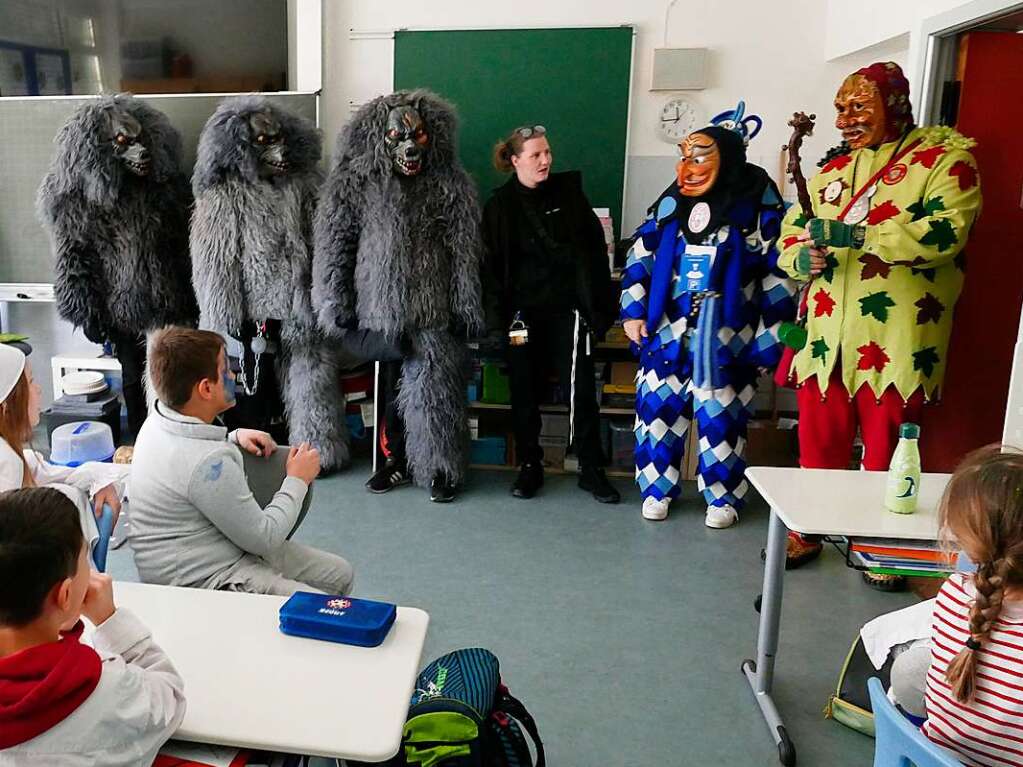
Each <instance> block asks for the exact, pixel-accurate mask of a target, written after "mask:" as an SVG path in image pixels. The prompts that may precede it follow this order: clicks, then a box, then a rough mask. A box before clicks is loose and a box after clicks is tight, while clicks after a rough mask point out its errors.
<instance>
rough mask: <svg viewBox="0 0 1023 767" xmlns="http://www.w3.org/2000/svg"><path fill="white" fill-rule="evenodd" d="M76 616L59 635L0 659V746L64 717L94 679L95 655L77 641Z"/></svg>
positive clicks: (97, 669)
mask: <svg viewBox="0 0 1023 767" xmlns="http://www.w3.org/2000/svg"><path fill="white" fill-rule="evenodd" d="M83 628H84V626H83V625H82V622H81V621H78V623H77V624H75V627H74V628H73V629H71V630H70V631H68V632H66V633H64V634H62V635H61V638H60V640H58V641H56V642H49V643H47V644H43V645H38V646H36V647H30V648H28V649H27V650H22V651H21V652H18V653H15V654H14V655H9V656H7V657H6V658H0V749H2V748H10V747H11V746H16V745H18V744H19V743H24V742H25V741H27V740H31V739H32V738H34V737H36V736H37V735H41V734H42V733H44V732H46V731H47V730H49V729H50V728H51V727H53V726H54V725H56V724H59V723H60V722H62V721H64V720H65V719H66V718H67V717H68V716H69V715H70V714H71V713H72V712H73V711H74V710H75V709H77V708H78V707H79V706H80V705H82V703H84V702H85V699H86V698H88V697H89V696H90V695H92V691H93V690H95V689H96V685H97V684H99V677H100V673H101V671H102V669H101V662H100V659H99V655H97V654H96V651H95V650H93V649H92V648H91V647H89V646H87V645H83V644H82V643H81V642H79V638H80V637H81V636H82V629H83Z"/></svg>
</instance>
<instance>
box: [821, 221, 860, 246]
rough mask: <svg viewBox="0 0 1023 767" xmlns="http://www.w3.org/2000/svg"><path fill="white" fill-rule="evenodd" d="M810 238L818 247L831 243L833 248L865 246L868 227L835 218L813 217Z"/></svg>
mask: <svg viewBox="0 0 1023 767" xmlns="http://www.w3.org/2000/svg"><path fill="white" fill-rule="evenodd" d="M808 228H809V230H810V239H811V240H813V244H814V245H816V246H817V247H821V246H823V245H830V246H831V247H833V248H859V247H863V240H864V238H865V237H866V234H867V227H865V226H863V224H855V225H852V224H846V223H844V222H842V221H838V220H836V219H833V218H811V219H810V223H809V225H808Z"/></svg>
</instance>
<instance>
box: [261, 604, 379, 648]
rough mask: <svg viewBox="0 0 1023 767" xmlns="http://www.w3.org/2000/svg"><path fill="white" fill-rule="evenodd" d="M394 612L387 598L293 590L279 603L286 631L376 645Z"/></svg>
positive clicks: (282, 628)
mask: <svg viewBox="0 0 1023 767" xmlns="http://www.w3.org/2000/svg"><path fill="white" fill-rule="evenodd" d="M397 614H398V608H397V607H396V606H395V605H392V604H388V603H386V602H373V601H371V600H369V599H353V598H352V597H337V596H331V595H330V594H312V593H310V592H308V591H296V592H295V593H294V594H292V595H291V598H290V599H288V601H287V602H285V603H284V604H283V605H281V610H280V614H279V615H280V621H281V623H280V627H281V631H283V632H284V633H285V634H291V635H293V636H300V637H308V638H309V639H322V640H324V641H327V642H340V643H341V644H353V645H358V646H359V647H376V646H377V645H378V644H380V643H381V642H383V641H384V638H385V637H386V636H387V632H388V631H390V630H391V626H392V625H393V624H394V619H395V617H396V616H397Z"/></svg>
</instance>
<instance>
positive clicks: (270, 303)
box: [191, 95, 349, 471]
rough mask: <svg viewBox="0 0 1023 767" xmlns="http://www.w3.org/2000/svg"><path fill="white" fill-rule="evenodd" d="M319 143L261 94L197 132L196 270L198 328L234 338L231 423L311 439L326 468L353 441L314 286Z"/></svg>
mask: <svg viewBox="0 0 1023 767" xmlns="http://www.w3.org/2000/svg"><path fill="white" fill-rule="evenodd" d="M320 152H321V146H320V133H319V131H318V130H317V129H316V128H315V127H314V126H313V125H312V124H311V123H310V122H309V121H308V120H305V119H303V118H301V117H298V116H296V115H293V114H290V113H288V112H286V111H284V110H282V109H280V108H279V107H277V106H275V105H274V104H272V103H271V102H270V101H269V100H268V99H266V98H264V97H262V96H255V95H250V96H238V97H234V98H229V99H225V100H224V101H223V102H222V103H221V104H220V106H219V107H217V111H216V112H214V113H213V115H212V116H211V117H210V119H209V120H208V121H207V122H206V126H205V127H204V128H203V131H202V135H201V136H200V137H199V151H198V157H197V158H196V163H195V171H194V175H193V177H192V187H193V190H194V192H195V213H194V214H193V216H192V231H191V244H192V264H193V270H192V279H193V283H194V285H195V292H196V296H197V297H198V299H199V308H200V310H201V313H200V320H199V323H200V326H201V327H203V328H208V329H211V330H215V331H218V332H220V333H222V334H224V335H226V336H230V337H232V338H234V339H237V340H238V341H240V348H237V347H235V350H234V351H235V353H236V354H237V356H238V361H237V364H238V366H239V370H238V373H237V379H238V407H237V408H235V410H237V415H235V416H234V418H233V420H232V422H231V423H229V424H228V426H229V427H237V426H246V427H251V428H260V429H263V430H265V431H268V432H270V433H271V434H273V435H274V437H275V439H277V440H278V441H279V442H285V441H289V442H290V443H291V444H293V445H297V444H300V443H302V442H309V443H310V444H312V445H314V446H315V447H316V448H318V449H319V451H320V464H321V466H322V468H323V470H324V471H332V470H335V469H339V468H342V467H344V466H346V465H347V464H348V461H349V447H348V432H347V428H346V426H345V420H344V418H345V412H344V411H345V403H344V399H343V397H342V395H341V389H340V380H339V377H338V354H337V352H336V351H335V350H334V349H333V348H332V347H331V345H330V344H328V342H327V339H326V338H325V337H324V335H323V334H322V333H321V332H320V331H319V330H318V329H317V327H316V321H315V317H314V315H313V311H312V305H311V303H310V295H309V291H310V274H311V267H312V222H313V213H314V210H315V207H316V196H317V190H318V188H319V185H320V181H321V175H320V172H319V171H318V170H317V167H316V166H317V163H318V162H319V160H320ZM232 356H233V355H232ZM229 412H231V411H229Z"/></svg>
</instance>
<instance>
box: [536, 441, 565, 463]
mask: <svg viewBox="0 0 1023 767" xmlns="http://www.w3.org/2000/svg"><path fill="white" fill-rule="evenodd" d="M541 446H542V447H543V465H544V466H545V467H547V468H548V469H561V468H564V466H565V453H566V452H567V448H566V447H564V446H562V447H548V446H546V445H543V442H542V439H541Z"/></svg>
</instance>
